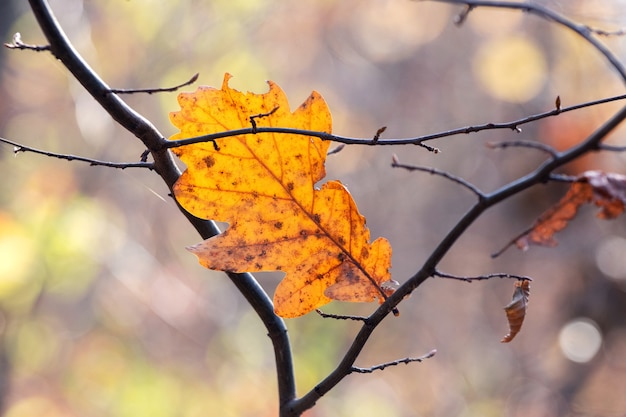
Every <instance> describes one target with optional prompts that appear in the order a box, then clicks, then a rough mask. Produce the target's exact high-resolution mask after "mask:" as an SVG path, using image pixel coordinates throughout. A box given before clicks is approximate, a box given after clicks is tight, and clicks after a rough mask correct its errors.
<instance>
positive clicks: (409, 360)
mask: <svg viewBox="0 0 626 417" xmlns="http://www.w3.org/2000/svg"><path fill="white" fill-rule="evenodd" d="M436 354H437V349H433V350H431V351H430V352H428V353H427V354H425V355H422V356H420V357H419V358H404V359H398V360H395V361H391V362H385V363H381V364H379V365H375V366H371V367H369V368H359V367H356V366H353V367H352V368H351V370H350V373H359V374H371V373H372V372H374V371H382V370H383V369H385V368H388V367H390V366H397V365H400V364H402V363H403V364H405V365H408V364H409V363H412V362H424V361H425V360H426V359H430V358H432V357H433V356H435V355H436Z"/></svg>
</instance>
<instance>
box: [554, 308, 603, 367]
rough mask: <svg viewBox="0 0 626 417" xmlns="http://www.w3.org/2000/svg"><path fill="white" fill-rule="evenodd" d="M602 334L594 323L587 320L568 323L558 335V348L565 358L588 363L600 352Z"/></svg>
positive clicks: (581, 319) (578, 319) (579, 319)
mask: <svg viewBox="0 0 626 417" xmlns="http://www.w3.org/2000/svg"><path fill="white" fill-rule="evenodd" d="M601 345H602V334H601V333H600V330H599V329H598V326H597V325H596V323H595V322H594V321H592V320H589V319H587V318H577V319H575V320H572V321H570V322H569V323H567V324H566V325H565V326H563V328H562V329H561V332H560V333H559V346H560V348H561V352H563V355H565V357H566V358H567V359H569V360H571V361H573V362H578V363H585V362H589V361H590V360H591V359H593V357H594V356H595V355H596V353H598V350H600V346H601Z"/></svg>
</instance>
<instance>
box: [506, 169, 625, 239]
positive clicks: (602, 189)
mask: <svg viewBox="0 0 626 417" xmlns="http://www.w3.org/2000/svg"><path fill="white" fill-rule="evenodd" d="M592 202H593V203H594V204H595V205H596V206H598V207H600V211H599V212H598V214H597V216H598V217H599V218H601V219H614V218H616V217H617V216H619V215H620V214H622V213H623V212H624V205H625V204H626V176H624V175H620V174H614V173H605V172H601V171H586V172H584V173H583V174H581V175H580V176H578V178H577V179H576V181H575V182H574V183H572V185H571V187H570V189H569V190H568V192H567V194H566V195H565V196H564V197H563V198H562V199H561V201H559V202H558V203H557V204H556V205H555V206H554V207H552V208H551V209H550V210H548V211H546V212H545V213H543V214H542V215H541V216H540V217H539V219H538V220H537V221H536V222H535V224H534V225H533V227H532V228H531V229H530V231H529V232H527V233H525V234H524V235H522V236H521V237H520V238H518V239H517V240H516V241H515V243H516V245H517V246H518V247H519V248H521V249H527V248H528V245H529V244H534V245H543V246H556V244H557V242H556V240H555V239H554V237H553V236H554V234H555V233H557V232H559V231H561V230H563V229H564V228H565V227H567V225H568V223H569V221H570V220H572V219H573V218H574V217H575V216H576V213H577V212H578V208H579V207H580V206H581V205H583V204H587V203H592Z"/></svg>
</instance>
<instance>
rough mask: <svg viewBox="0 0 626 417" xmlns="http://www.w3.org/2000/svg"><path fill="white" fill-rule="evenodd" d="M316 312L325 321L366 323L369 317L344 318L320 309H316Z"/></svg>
mask: <svg viewBox="0 0 626 417" xmlns="http://www.w3.org/2000/svg"><path fill="white" fill-rule="evenodd" d="M315 312H316V313H317V314H319V315H320V316H322V317H323V318H325V319H335V320H353V321H366V320H367V317H363V316H343V315H340V314H331V313H324V312H323V311H322V310H320V309H319V308H318V309H316V310H315Z"/></svg>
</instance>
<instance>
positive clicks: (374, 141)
mask: <svg viewBox="0 0 626 417" xmlns="http://www.w3.org/2000/svg"><path fill="white" fill-rule="evenodd" d="M385 130H387V126H383V127H381V128H380V129H378V130H377V131H376V134H375V135H374V137H373V138H372V145H376V143H377V142H378V139H380V135H382V134H383V132H384V131H385Z"/></svg>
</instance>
